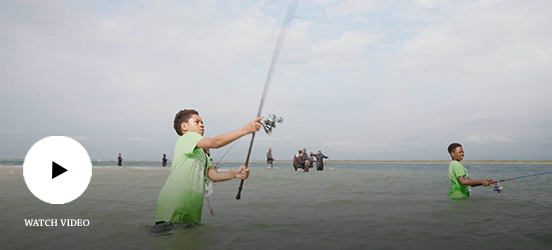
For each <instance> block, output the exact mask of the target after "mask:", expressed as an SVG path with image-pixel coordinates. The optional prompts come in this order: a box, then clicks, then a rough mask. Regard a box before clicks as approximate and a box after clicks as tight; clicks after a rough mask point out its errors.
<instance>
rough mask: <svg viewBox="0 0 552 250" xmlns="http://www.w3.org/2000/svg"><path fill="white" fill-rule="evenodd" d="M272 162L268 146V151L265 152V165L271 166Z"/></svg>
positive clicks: (270, 150)
mask: <svg viewBox="0 0 552 250" xmlns="http://www.w3.org/2000/svg"><path fill="white" fill-rule="evenodd" d="M273 163H274V157H272V148H268V152H267V153H266V165H267V167H268V168H272V164H273Z"/></svg>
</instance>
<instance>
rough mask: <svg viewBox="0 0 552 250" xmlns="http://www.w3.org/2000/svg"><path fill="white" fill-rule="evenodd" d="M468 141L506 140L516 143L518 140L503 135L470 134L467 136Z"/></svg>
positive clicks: (506, 141)
mask: <svg viewBox="0 0 552 250" xmlns="http://www.w3.org/2000/svg"><path fill="white" fill-rule="evenodd" d="M465 140H466V141H469V142H476V143H484V142H505V143H515V142H517V141H516V140H514V139H511V138H508V137H506V136H501V135H486V136H482V137H480V136H476V135H470V136H468V137H466V139H465Z"/></svg>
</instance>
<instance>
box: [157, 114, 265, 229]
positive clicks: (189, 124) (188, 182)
mask: <svg viewBox="0 0 552 250" xmlns="http://www.w3.org/2000/svg"><path fill="white" fill-rule="evenodd" d="M262 118H263V116H259V117H257V118H256V119H255V120H253V121H251V122H250V123H249V124H247V125H246V126H244V127H243V128H240V129H237V130H235V131H232V132H230V133H226V134H222V135H219V136H216V137H214V138H204V137H203V132H204V126H203V121H202V120H201V117H199V113H198V112H197V111H196V110H193V109H184V110H181V111H179V112H178V113H177V114H176V116H175V118H174V129H175V131H176V133H177V134H178V135H179V136H180V138H179V139H178V141H177V143H176V146H175V148H174V154H173V155H174V156H173V160H172V162H171V172H170V174H169V177H168V178H167V181H166V182H165V185H164V186H163V189H161V192H160V193H159V198H158V199H157V209H156V213H155V224H160V223H165V222H179V223H186V224H193V223H200V222H201V210H202V207H203V198H204V195H205V181H206V178H209V179H211V180H212V181H214V182H217V181H226V180H230V179H234V178H238V179H242V180H244V179H247V177H249V169H248V168H247V167H246V166H240V167H239V168H238V169H236V170H234V171H229V172H218V171H217V169H216V166H215V165H211V160H210V159H209V157H207V155H206V154H205V152H204V151H203V149H209V148H220V147H223V146H225V145H227V144H229V143H231V142H232V141H235V140H237V139H238V138H240V137H242V136H244V135H247V134H250V133H255V132H256V131H257V130H259V128H260V127H261V123H260V121H261V119H262Z"/></svg>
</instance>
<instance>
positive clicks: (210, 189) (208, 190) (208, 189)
mask: <svg viewBox="0 0 552 250" xmlns="http://www.w3.org/2000/svg"><path fill="white" fill-rule="evenodd" d="M239 140H240V138H238V139H237V140H236V141H234V143H232V146H230V148H229V149H228V150H226V152H225V153H224V154H223V155H222V157H220V159H219V160H218V161H217V163H215V169H218V168H219V166H218V164H219V162H220V161H222V159H223V158H224V156H226V154H228V152H230V150H232V148H233V147H234V145H236V143H238V141H239ZM212 185H213V183H212V182H209V184H207V185H206V188H205V198H207V207H208V208H209V212H210V213H211V215H215V213H214V212H213V209H212V208H211V202H210V201H209V195H211V194H212V193H213V186H212Z"/></svg>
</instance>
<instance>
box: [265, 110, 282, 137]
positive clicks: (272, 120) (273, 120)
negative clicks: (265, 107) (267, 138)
mask: <svg viewBox="0 0 552 250" xmlns="http://www.w3.org/2000/svg"><path fill="white" fill-rule="evenodd" d="M282 122H284V118H282V117H278V116H276V115H275V114H269V115H268V118H266V119H264V120H262V121H261V125H262V126H263V128H264V131H265V132H266V134H267V135H271V134H272V129H273V128H275V127H276V124H277V123H282Z"/></svg>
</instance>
